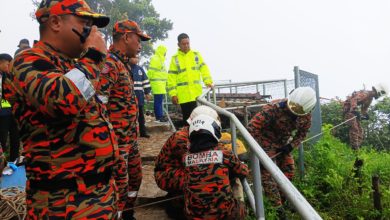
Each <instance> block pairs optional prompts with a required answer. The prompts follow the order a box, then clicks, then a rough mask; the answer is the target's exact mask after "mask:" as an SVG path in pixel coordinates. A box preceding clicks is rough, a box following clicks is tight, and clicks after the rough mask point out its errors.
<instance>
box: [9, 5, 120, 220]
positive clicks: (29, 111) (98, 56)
mask: <svg viewBox="0 0 390 220" xmlns="http://www.w3.org/2000/svg"><path fill="white" fill-rule="evenodd" d="M35 15H36V18H37V21H38V22H39V31H40V41H39V42H38V43H36V44H35V45H34V47H33V48H31V49H26V50H24V51H21V52H20V53H19V54H18V55H17V56H16V57H15V60H14V63H13V67H12V72H11V74H8V75H7V77H6V81H5V85H4V87H5V88H4V89H5V94H4V95H5V98H6V99H7V100H8V101H9V102H10V103H11V105H12V111H13V113H14V115H15V118H16V119H17V122H18V125H19V127H20V136H21V141H22V145H23V148H24V155H25V157H26V174H27V183H26V194H27V195H26V204H27V219H112V218H113V217H114V215H115V214H116V208H115V202H116V201H115V200H116V199H115V183H114V179H113V178H112V168H113V166H114V164H115V163H116V160H117V159H118V158H119V157H118V156H119V155H118V149H117V148H118V146H117V142H116V137H115V134H114V132H113V128H112V125H111V124H110V123H109V119H108V117H107V111H106V109H105V106H104V105H103V104H102V103H101V102H100V100H99V99H98V98H97V96H96V90H97V86H98V82H99V76H100V73H101V69H102V67H103V65H104V62H105V59H106V58H105V57H106V53H107V49H106V45H105V42H104V39H103V37H102V34H101V33H100V32H99V31H98V29H97V28H102V27H105V26H106V25H107V24H108V23H109V18H108V17H106V16H104V15H101V14H97V13H95V12H93V11H92V10H91V9H90V7H89V6H88V5H87V3H86V2H85V1H84V0H77V1H76V0H62V1H61V0H43V1H42V2H41V3H40V5H39V7H38V10H37V11H36V13H35ZM76 59H77V61H75V60H76Z"/></svg>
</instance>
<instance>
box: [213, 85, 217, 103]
mask: <svg viewBox="0 0 390 220" xmlns="http://www.w3.org/2000/svg"><path fill="white" fill-rule="evenodd" d="M213 101H214V105H217V94H216V93H215V88H213Z"/></svg>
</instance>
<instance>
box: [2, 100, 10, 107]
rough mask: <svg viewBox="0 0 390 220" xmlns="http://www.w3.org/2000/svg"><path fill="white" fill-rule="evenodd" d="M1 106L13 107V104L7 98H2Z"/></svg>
mask: <svg viewBox="0 0 390 220" xmlns="http://www.w3.org/2000/svg"><path fill="white" fill-rule="evenodd" d="M1 108H11V104H10V103H9V102H8V101H7V100H5V99H2V100H1Z"/></svg>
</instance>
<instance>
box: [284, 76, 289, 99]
mask: <svg viewBox="0 0 390 220" xmlns="http://www.w3.org/2000/svg"><path fill="white" fill-rule="evenodd" d="M283 86H284V97H285V98H287V96H288V91H287V79H285V80H284V81H283Z"/></svg>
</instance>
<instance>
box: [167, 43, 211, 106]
mask: <svg viewBox="0 0 390 220" xmlns="http://www.w3.org/2000/svg"><path fill="white" fill-rule="evenodd" d="M202 81H203V83H204V84H206V85H208V84H212V83H213V80H212V78H211V75H210V70H209V68H208V67H207V65H206V64H205V63H204V61H203V58H202V56H201V55H200V53H199V52H196V51H193V50H190V51H189V52H187V53H183V52H182V51H180V50H178V52H177V54H175V55H174V56H173V57H172V59H171V64H170V67H169V72H168V87H167V90H168V94H169V95H170V96H171V97H172V96H177V98H178V99H179V104H183V103H187V102H192V101H195V100H196V98H197V97H198V96H200V95H201V94H202Z"/></svg>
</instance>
